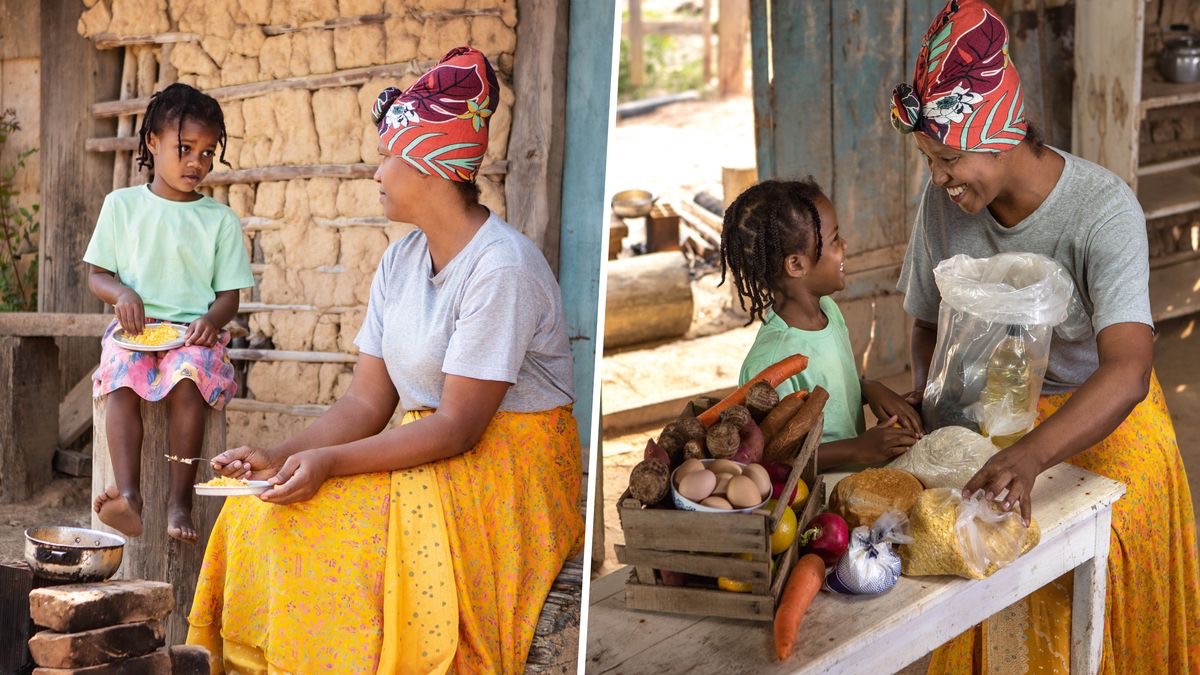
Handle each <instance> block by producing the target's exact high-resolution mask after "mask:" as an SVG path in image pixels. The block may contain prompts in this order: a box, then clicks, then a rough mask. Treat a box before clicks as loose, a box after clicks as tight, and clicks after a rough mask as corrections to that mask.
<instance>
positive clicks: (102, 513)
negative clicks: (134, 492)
mask: <svg viewBox="0 0 1200 675" xmlns="http://www.w3.org/2000/svg"><path fill="white" fill-rule="evenodd" d="M141 507H142V505H141V504H137V503H135V502H134V500H132V499H128V498H126V497H125V496H123V495H122V494H121V492H120V491H119V490H117V486H116V485H109V486H108V487H106V488H104V492H101V493H100V495H99V496H98V497H96V501H95V502H93V503H92V508H93V509H95V511H96V513H97V514H98V515H99V517H100V522H102V523H104V524H105V525H108V526H109V527H111V528H113V529H114V530H116V531H118V532H120V533H121V534H124V535H126V536H129V537H136V536H139V535H141V533H142V509H141Z"/></svg>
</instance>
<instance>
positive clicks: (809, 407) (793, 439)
mask: <svg viewBox="0 0 1200 675" xmlns="http://www.w3.org/2000/svg"><path fill="white" fill-rule="evenodd" d="M828 400H829V392H828V391H825V388H824V387H822V386H821V385H817V386H815V387H813V390H812V393H811V394H809V395H808V398H806V399H804V405H801V406H800V409H799V410H797V411H796V414H795V415H792V418H791V419H789V420H788V421H787V422H785V423H784V425H783V427H782V428H781V429H780V430H779V432H778V433H776V434H775V436H774V437H773V438H772V439H771V440H770V441H768V442H767V447H766V449H765V450H764V451H763V457H764V458H765V459H768V460H770V461H772V462H790V461H791V460H792V457H794V456H795V454H796V450H797V449H798V446H799V444H800V442H801V441H803V440H804V437H805V435H807V434H808V432H809V430H811V429H812V428H813V425H814V424H816V423H817V418H818V417H820V415H821V411H822V410H823V409H824V408H825V402H826V401H828Z"/></svg>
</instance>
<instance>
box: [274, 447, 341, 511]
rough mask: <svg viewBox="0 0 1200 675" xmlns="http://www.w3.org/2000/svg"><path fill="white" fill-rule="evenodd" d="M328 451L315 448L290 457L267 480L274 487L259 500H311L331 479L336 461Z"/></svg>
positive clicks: (293, 501)
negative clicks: (277, 471)
mask: <svg viewBox="0 0 1200 675" xmlns="http://www.w3.org/2000/svg"><path fill="white" fill-rule="evenodd" d="M324 450H325V448H315V449H313V450H305V451H304V452H298V453H296V454H294V455H292V456H291V457H288V458H287V461H285V462H284V463H283V467H282V468H280V469H279V473H277V474H275V475H274V476H272V477H270V478H268V479H267V482H268V483H270V484H271V486H272V487H271V488H270V489H269V490H267V491H266V492H264V493H262V494H261V495H259V498H260V499H262V500H263V501H264V502H271V503H272V504H294V503H296V502H302V501H305V500H307V499H310V498H311V497H312V496H313V495H315V494H316V493H317V490H319V489H321V485H323V484H324V483H325V479H326V478H328V477H329V471H330V468H331V465H332V462H331V460H330V458H329V453H328V452H324Z"/></svg>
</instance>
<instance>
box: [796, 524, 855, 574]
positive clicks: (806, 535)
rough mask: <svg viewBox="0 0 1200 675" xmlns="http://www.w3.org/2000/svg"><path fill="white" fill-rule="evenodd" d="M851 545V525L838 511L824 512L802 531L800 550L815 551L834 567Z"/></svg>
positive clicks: (826, 563) (827, 563)
mask: <svg viewBox="0 0 1200 675" xmlns="http://www.w3.org/2000/svg"><path fill="white" fill-rule="evenodd" d="M849 547H850V527H849V526H848V525H847V524H846V521H845V520H843V519H842V517H841V516H839V515H837V514H836V513H828V512H826V513H822V514H820V515H818V516H817V517H816V518H813V519H812V520H811V521H810V522H809V523H808V525H806V526H805V527H804V530H803V531H802V532H801V533H800V552H801V553H815V554H817V555H819V556H821V560H824V561H825V566H826V567H832V566H833V565H836V564H837V561H838V560H840V559H841V557H842V556H843V555H845V554H846V549H847V548H849Z"/></svg>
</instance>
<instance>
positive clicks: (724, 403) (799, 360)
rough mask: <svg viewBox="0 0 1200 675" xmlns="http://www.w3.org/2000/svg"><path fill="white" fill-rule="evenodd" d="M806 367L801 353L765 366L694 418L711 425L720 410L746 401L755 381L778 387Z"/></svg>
mask: <svg viewBox="0 0 1200 675" xmlns="http://www.w3.org/2000/svg"><path fill="white" fill-rule="evenodd" d="M807 367H808V357H807V356H805V355H803V354H792V355H791V356H789V357H787V358H785V359H783V360H781V361H779V362H777V363H774V364H771V365H769V366H767V367H766V368H763V369H762V372H760V373H759V374H757V375H755V376H754V377H752V378H750V379H749V380H748V381H747V382H746V384H743V385H742V386H740V387H738V388H737V389H734V390H733V393H732V394H730V395H728V396H726V397H725V398H723V399H721V400H720V402H718V403H717V404H716V405H714V406H713V407H711V408H709V409H708V410H705V411H704V412H702V413H700V414H699V415H696V419H698V420H700V421H701V422H703V423H704V426H706V427H711V426H712V425H713V424H715V423H716V421H717V420H718V419H720V417H721V411H723V410H725V409H726V408H729V407H730V406H735V405H741V404H742V403H744V402H745V401H746V394H748V393H750V387H752V386H754V383H755V382H760V381H766V383H767V384H769V385H771V386H772V387H778V386H779V385H781V384H783V381H784V380H786V379H788V378H789V377H791V376H793V375H796V374H797V373H800V372H802V371H803V370H804V369H805V368H807Z"/></svg>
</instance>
